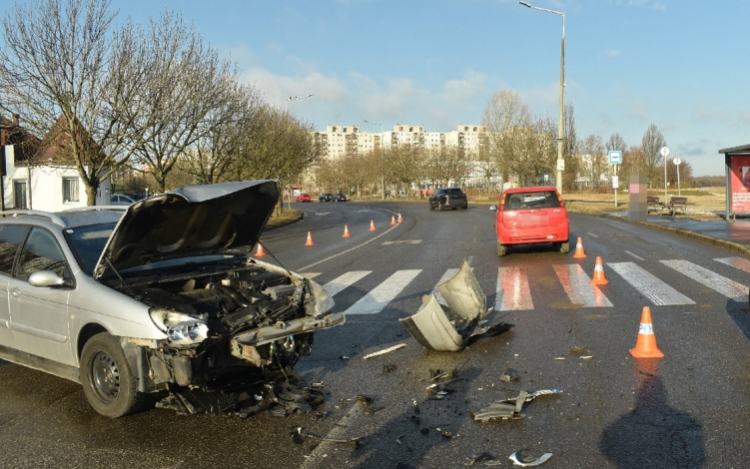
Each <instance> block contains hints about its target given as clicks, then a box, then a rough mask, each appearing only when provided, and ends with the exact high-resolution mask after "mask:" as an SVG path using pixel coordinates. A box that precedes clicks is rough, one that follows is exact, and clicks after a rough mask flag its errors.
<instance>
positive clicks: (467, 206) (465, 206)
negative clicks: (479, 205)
mask: <svg viewBox="0 0 750 469" xmlns="http://www.w3.org/2000/svg"><path fill="white" fill-rule="evenodd" d="M461 208H462V209H464V210H468V209H469V205H468V204H466V205H464V206H463V207H461Z"/></svg>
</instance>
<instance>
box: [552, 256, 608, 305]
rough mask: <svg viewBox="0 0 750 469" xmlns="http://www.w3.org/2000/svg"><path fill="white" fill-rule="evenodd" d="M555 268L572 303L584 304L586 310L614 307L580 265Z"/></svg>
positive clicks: (557, 266) (556, 266)
mask: <svg viewBox="0 0 750 469" xmlns="http://www.w3.org/2000/svg"><path fill="white" fill-rule="evenodd" d="M553 267H554V268H555V273H557V278H559V279H560V283H561V284H562V286H563V289H565V293H567V294H568V298H570V302H571V303H574V304H582V305H583V306H584V307H586V308H593V307H597V306H612V303H611V302H610V301H609V299H608V298H607V297H606V296H604V293H602V291H601V290H599V287H597V286H596V285H591V284H590V283H589V282H591V279H590V278H589V276H588V275H586V272H584V271H583V268H581V266H580V265H578V264H570V265H555V266H553Z"/></svg>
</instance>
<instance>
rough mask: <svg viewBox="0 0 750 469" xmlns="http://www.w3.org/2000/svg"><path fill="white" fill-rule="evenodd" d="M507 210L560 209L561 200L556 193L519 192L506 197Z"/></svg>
mask: <svg viewBox="0 0 750 469" xmlns="http://www.w3.org/2000/svg"><path fill="white" fill-rule="evenodd" d="M504 207H505V209H506V210H519V209H534V208H556V207H560V199H559V198H558V197H557V194H555V192H554V191H542V192H519V193H514V194H508V195H507V196H506V197H505V206H504Z"/></svg>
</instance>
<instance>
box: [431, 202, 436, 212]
mask: <svg viewBox="0 0 750 469" xmlns="http://www.w3.org/2000/svg"><path fill="white" fill-rule="evenodd" d="M433 210H435V206H434V205H432V204H430V211H431V212H432V211H433Z"/></svg>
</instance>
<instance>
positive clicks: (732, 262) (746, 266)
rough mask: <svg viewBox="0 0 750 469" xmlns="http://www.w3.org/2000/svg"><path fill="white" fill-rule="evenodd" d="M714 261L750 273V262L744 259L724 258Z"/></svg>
mask: <svg viewBox="0 0 750 469" xmlns="http://www.w3.org/2000/svg"><path fill="white" fill-rule="evenodd" d="M714 260H715V261H719V262H721V263H722V264H726V265H728V266H731V267H734V268H737V269H740V270H744V271H745V272H750V261H749V260H747V259H744V258H742V257H722V258H719V259H714Z"/></svg>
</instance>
